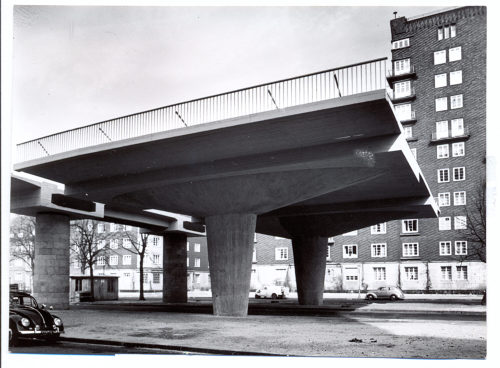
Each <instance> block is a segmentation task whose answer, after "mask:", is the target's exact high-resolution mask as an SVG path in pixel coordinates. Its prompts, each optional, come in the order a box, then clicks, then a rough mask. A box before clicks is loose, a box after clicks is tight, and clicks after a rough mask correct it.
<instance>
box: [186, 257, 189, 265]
mask: <svg viewBox="0 0 500 368" xmlns="http://www.w3.org/2000/svg"><path fill="white" fill-rule="evenodd" d="M186 265H187V266H188V267H189V257H187V258H186Z"/></svg>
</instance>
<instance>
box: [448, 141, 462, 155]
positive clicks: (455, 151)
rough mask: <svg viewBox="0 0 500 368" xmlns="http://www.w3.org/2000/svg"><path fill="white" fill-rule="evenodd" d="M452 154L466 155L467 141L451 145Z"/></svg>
mask: <svg viewBox="0 0 500 368" xmlns="http://www.w3.org/2000/svg"><path fill="white" fill-rule="evenodd" d="M451 155H452V156H453V157H460V156H465V143H464V142H457V143H453V144H452V145H451Z"/></svg>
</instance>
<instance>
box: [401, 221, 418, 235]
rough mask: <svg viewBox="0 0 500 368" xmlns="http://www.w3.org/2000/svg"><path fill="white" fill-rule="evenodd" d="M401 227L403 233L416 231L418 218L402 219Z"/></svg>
mask: <svg viewBox="0 0 500 368" xmlns="http://www.w3.org/2000/svg"><path fill="white" fill-rule="evenodd" d="M401 227H402V231H403V234H407V233H418V220H415V219H411V220H402V221H401Z"/></svg>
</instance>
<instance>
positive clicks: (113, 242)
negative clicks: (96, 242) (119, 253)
mask: <svg viewBox="0 0 500 368" xmlns="http://www.w3.org/2000/svg"><path fill="white" fill-rule="evenodd" d="M109 247H110V248H111V249H118V239H111V240H110V241H109Z"/></svg>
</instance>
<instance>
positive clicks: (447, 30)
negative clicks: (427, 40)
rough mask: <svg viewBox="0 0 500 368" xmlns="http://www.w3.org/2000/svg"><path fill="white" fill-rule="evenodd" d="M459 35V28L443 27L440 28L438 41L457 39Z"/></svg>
mask: <svg viewBox="0 0 500 368" xmlns="http://www.w3.org/2000/svg"><path fill="white" fill-rule="evenodd" d="M456 35H457V26H456V25H455V24H451V25H448V26H443V27H439V28H438V40H439V41H441V40H443V39H447V38H450V37H455V36H456Z"/></svg>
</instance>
